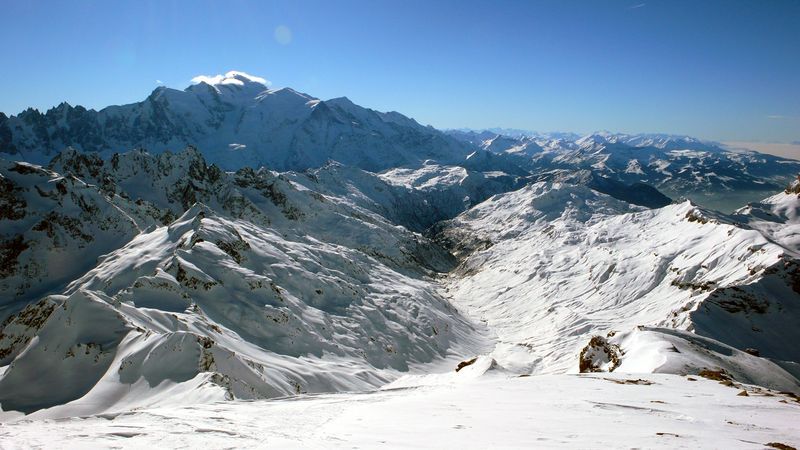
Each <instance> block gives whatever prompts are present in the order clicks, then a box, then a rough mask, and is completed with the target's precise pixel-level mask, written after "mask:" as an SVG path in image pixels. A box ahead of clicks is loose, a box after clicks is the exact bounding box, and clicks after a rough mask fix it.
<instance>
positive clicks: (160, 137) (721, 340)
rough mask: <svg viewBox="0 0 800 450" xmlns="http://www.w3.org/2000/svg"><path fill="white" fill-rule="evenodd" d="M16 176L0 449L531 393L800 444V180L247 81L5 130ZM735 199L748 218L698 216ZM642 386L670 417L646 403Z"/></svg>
mask: <svg viewBox="0 0 800 450" xmlns="http://www.w3.org/2000/svg"><path fill="white" fill-rule="evenodd" d="M497 131H501V132H500V133H498V132H497ZM187 144H189V145H188V146H187ZM136 147H145V148H147V150H145V149H141V148H140V149H134V150H131V149H132V148H136ZM178 149H180V151H177V152H175V150H178ZM0 153H2V156H4V157H7V159H0V421H12V420H16V419H20V418H25V419H32V421H31V422H25V421H18V422H16V423H15V424H13V425H12V426H10V427H6V426H5V424H4V427H3V428H2V429H0V440H4V439H5V438H12V437H13V439H18V438H19V436H21V434H24V433H25V432H26V430H34V431H32V432H31V434H30V435H28V437H27V438H25V439H23V440H20V441H19V442H23V441H24V442H29V443H31V445H35V443H36V442H39V441H37V439H40V438H39V437H37V436H38V435H37V434H36V432H38V431H41V430H45V431H44V432H45V433H55V434H58V433H61V432H66V431H64V430H67V429H68V428H63V429H60V431H53V430H51V429H49V428H48V426H49V425H48V424H52V423H55V422H47V421H46V420H47V419H51V418H65V417H83V416H87V415H90V416H93V417H92V418H91V419H87V421H86V422H83V423H95V421H96V420H98V418H102V420H104V421H105V420H108V421H113V420H117V418H123V419H122V420H127V419H125V418H133V420H139V419H140V418H143V417H144V418H145V419H144V420H145V422H146V421H148V420H150V418H149V417H150V416H149V414H152V417H160V418H168V419H165V420H170V421H173V420H175V421H179V418H180V417H182V416H181V415H185V414H192V413H191V412H190V411H193V410H191V409H188V408H190V406H189V405H194V406H191V408H195V407H197V406H196V405H198V404H204V405H205V406H202V407H199V408H201V410H202V411H209V410H210V409H214V408H216V409H214V411H216V412H215V414H217V413H218V414H219V416H217V415H209V414H206V416H209V417H206V418H205V419H204V420H216V418H221V417H222V416H226V417H227V416H235V415H236V414H240V413H241V412H242V411H247V412H246V413H245V414H253V411H256V410H260V411H264V413H267V414H270V413H271V412H272V411H275V410H279V411H283V412H284V413H285V414H288V415H289V416H291V417H295V416H297V415H300V414H306V411H307V410H310V409H311V408H318V409H321V410H322V412H319V413H318V414H317V413H310V414H308V417H307V419H308V423H307V424H306V425H307V426H308V427H310V428H314V430H315V432H318V433H323V431H319V430H323V429H324V428H325V426H326V425H325V424H329V423H337V422H338V423H342V422H343V423H349V422H348V420H349V419H348V418H350V419H352V417H351V416H347V415H345V416H342V417H337V416H338V411H351V410H350V408H351V407H352V404H353V403H354V399H358V398H363V399H365V400H363V402H365V403H375V404H382V403H381V402H384V401H385V402H386V403H391V405H389V406H387V408H394V409H389V411H392V413H391V414H395V413H396V415H397V416H398V417H403V418H404V419H403V420H406V421H408V420H410V419H409V418H408V417H407V416H408V411H409V408H427V407H431V406H432V405H431V403H430V402H433V401H435V399H439V401H446V402H447V405H448V408H449V407H450V405H457V406H454V408H456V409H455V410H454V411H455V412H454V411H450V412H448V413H447V414H435V415H434V416H435V417H436V420H437V421H442V420H445V421H451V420H456V419H457V420H459V421H460V420H462V419H465V418H464V417H459V414H458V412H460V411H474V410H477V409H479V410H481V411H483V413H482V414H484V415H487V414H488V413H487V411H495V410H496V409H497V408H500V407H503V408H506V407H512V410H515V411H523V409H522V408H519V403H516V404H513V403H503V405H501V406H497V407H496V408H495V409H492V408H490V407H488V406H487V407H486V408H476V405H475V404H472V403H471V402H467V401H465V400H464V398H460V397H461V396H462V394H464V395H466V394H465V393H467V392H468V393H469V395H473V394H474V395H477V396H478V399H479V401H481V402H483V403H490V402H489V401H488V399H501V400H502V401H503V402H510V401H511V398H512V397H515V396H514V395H510V394H509V392H519V393H521V394H525V395H534V393H535V392H536V390H537V389H545V390H547V391H548V396H546V398H547V399H546V400H541V401H542V402H549V403H548V404H549V405H551V406H552V405H553V403H552V402H553V398H555V397H559V396H560V397H562V398H572V397H570V395H573V396H577V397H579V398H577V399H575V400H574V402H573V403H575V404H571V406H570V408H575V409H577V410H580V411H581V414H583V415H584V416H585V417H595V416H597V415H598V414H599V413H598V411H600V412H602V414H605V413H607V412H608V411H614V412H615V413H614V415H613V417H610V418H609V417H606V416H603V417H604V419H603V420H607V421H608V422H609V423H613V422H614V421H617V422H618V421H619V420H620V417H621V416H619V415H616V414H617V413H616V412H617V411H625V414H632V413H631V411H636V412H637V414H638V412H639V411H642V410H648V411H650V412H653V411H656V410H653V409H652V408H651V409H647V408H648V407H649V406H648V405H649V402H653V403H655V402H659V403H664V404H666V400H670V398H667V397H668V396H672V398H673V399H680V401H678V400H675V401H674V402H670V403H673V404H672V405H671V406H670V407H669V408H672V409H673V410H674V411H671V412H669V413H667V412H665V411H666V410H662V409H658V410H657V412H656V413H654V414H655V415H657V416H658V417H662V418H663V417H669V418H670V420H671V421H672V422H669V423H670V424H672V425H675V423H678V422H681V423H682V422H687V421H686V420H685V418H686V417H688V416H686V414H690V413H691V414H696V413H697V412H698V411H699V410H703V411H705V409H703V408H704V407H698V406H697V404H696V401H695V400H690V399H691V398H693V396H696V397H697V398H701V399H703V402H705V401H706V399H714V401H715V402H717V403H715V404H716V405H717V406H716V407H717V409H715V410H714V411H713V412H714V414H717V413H721V412H724V413H725V414H726V416H725V417H736V418H737V420H742V421H745V424H744V425H742V427H744V428H746V432H745V431H742V430H738V431H737V432H736V433H732V434H731V436H734V435H735V436H737V439H742V440H745V439H754V437H753V433H755V432H753V431H752V430H754V429H756V428H757V430H758V433H759V434H758V436H759V437H758V439H762V437H763V436H765V435H767V434H769V433H772V434H775V433H773V432H772V431H770V430H768V429H767V428H765V426H764V424H765V423H766V422H769V421H772V423H779V424H784V423H792V418H793V417H794V416H793V415H792V414H793V411H794V410H793V409H792V408H793V406H792V404H790V402H793V401H796V400H797V398H798V397H797V395H798V394H800V352H799V351H798V349H797V348H796V347H797V346H795V345H792V343H794V342H796V341H800V331H798V328H797V326H796V323H797V321H798V318H800V182H795V183H793V184H791V185H790V186H789V187H787V188H786V189H783V188H782V186H783V184H782V183H783V182H784V181H786V180H788V179H789V178H792V179H795V178H794V177H796V175H797V173H798V172H800V162H796V161H790V160H784V159H780V158H773V157H769V156H766V155H761V154H757V153H734V152H728V151H725V150H723V149H721V148H719V147H717V146H716V145H715V144H713V143H708V142H702V141H699V140H697V139H693V138H689V137H675V136H668V135H623V134H613V133H608V132H601V133H595V134H592V135H588V136H577V135H573V134H570V133H552V134H547V135H545V134H532V133H525V132H522V131H521V130H490V131H486V132H472V131H469V130H461V131H457V132H456V131H451V132H449V134H445V133H442V132H439V131H437V130H435V129H433V128H430V127H424V126H421V125H419V124H418V123H417V122H415V121H413V120H412V119H409V118H407V117H405V116H402V115H400V114H398V113H381V112H376V111H372V110H369V109H366V108H362V107H360V106H357V105H355V104H353V103H352V102H350V101H349V100H347V99H333V100H327V101H321V100H318V99H315V98H313V97H310V96H308V95H305V94H301V93H298V92H295V91H293V90H291V89H277V90H272V89H268V88H267V86H266V85H265V82H264V80H263V79H260V78H258V77H252V76H249V75H247V74H243V73H239V72H230V73H228V74H226V75H224V76H218V77H214V78H205V79H203V80H202V82H200V83H198V84H196V85H193V86H190V87H189V88H187V89H185V90H183V91H178V90H173V89H167V88H159V89H156V90H155V91H154V92H153V94H151V95H150V97H148V98H147V99H146V100H145V101H143V102H140V103H136V104H132V105H124V106H112V107H108V108H104V109H102V110H100V111H91V110H85V109H83V108H81V107H71V106H69V105H66V104H64V105H61V106H59V107H58V108H54V109H52V110H50V111H48V112H47V113H45V114H41V113H39V112H37V111H34V110H28V111H25V112H23V113H22V114H20V115H18V116H12V117H7V116H4V115H0ZM25 160H27V161H25ZM779 183H781V185H780V186H779ZM662 192H665V193H667V194H669V195H670V197H672V198H674V199H675V201H673V200H672V199H671V198H670V197H667V196H665V195H664V194H662ZM754 192H755V193H757V194H758V197H752V196H753V195H755V194H753V193H754ZM776 192H777V193H776ZM740 194H741V196H743V197H747V198H757V199H758V201H752V202H750V203H748V204H746V205H745V203H744V202H743V203H741V204H738V205H737V206H738V207H739V208H738V209H736V210H735V211H734V212H732V213H730V214H727V213H720V212H716V211H714V210H713V209H710V208H708V207H706V206H699V205H698V204H697V203H696V202H691V201H687V200H682V199H681V198H682V197H686V196H688V197H691V198H698V199H705V200H708V201H709V203H713V204H715V205H722V204H728V203H731V204H732V203H735V202H736V201H737V199H738V198H739V197H737V195H740ZM765 197H766V198H765ZM731 209H732V208H731ZM596 372H599V373H596ZM579 373H580V374H583V375H580V376H572V375H573V374H579ZM586 374H588V375H586ZM633 374H636V376H633ZM521 377H525V378H521ZM698 377H699V378H708V379H711V380H714V381H719V382H721V383H722V384H723V385H724V386H719V385H717V384H715V383H711V382H710V381H708V380H699V382H698ZM692 382H694V383H692ZM632 385H633V386H632ZM651 385H654V386H657V387H653V388H652V391H651V392H657V393H658V394H659V395H662V394H663V395H664V397H663V398H664V400H662V399H661V398H653V399H652V400H644V397H642V395H641V394H640V395H632V394H630V391H629V390H630V389H642V386H651ZM465 386H467V387H465ZM730 387H733V388H735V390H734V389H728V388H730ZM473 388H474V389H473ZM326 392H327V393H341V394H340V396H336V395H329V396H314V397H301V398H303V399H304V401H306V400H307V401H308V402H309V403H308V405H309V406H308V407H307V408H306V407H305V406H303V402H295V401H294V400H287V401H285V402H284V403H281V402H282V400H281V401H274V402H266V401H265V402H247V403H245V402H239V401H238V400H255V399H275V398H282V397H292V398H294V397H295V396H303V395H304V394H319V393H326ZM365 392H372V394H368V395H363V394H364V393H365ZM448 392H449V393H448ZM781 392H782V393H781ZM429 393H430V394H431V395H430V396H428V394H429ZM729 393H730V395H732V396H734V397H736V398H735V402H729V403H724V401H725V400H724V399H725V398H727V397H726V396H727V395H728V394H729ZM737 393H738V395H737ZM742 393H744V394H742ZM684 394H687V395H684ZM359 396H361V397H359ZM415 396H416V397H415ZM744 396H752V397H753V400H752V401H753V402H757V404H758V405H759V406H758V407H759V408H760V409H759V411H770V414H771V415H770V416H769V418H768V419H769V420H767V419H764V418H763V417H760V416H759V417H756V418H754V417H755V416H750V415H747V414H745V413H743V412H741V411H744V409H743V408H744V407H745V406H746V401H745V400H744ZM417 397H419V398H417ZM517 397H519V396H517ZM415 398H416V399H415ZM541 398H542V399H544V398H545V397H541ZM610 398H613V399H625V402H626V403H627V404H626V405H617V404H611V403H609V399H610ZM375 399H377V400H376V401H373V400H375ZM221 401H226V402H227V403H226V405H221V404H219V403H217V404H216V405H213V404H214V403H215V402H221ZM404 401H408V403H402V402H404ZM516 401H517V402H519V401H520V399H519V398H517V399H516ZM396 402H400V405H399V406H398V404H397V403H396ZM769 402H772V403H769ZM356 403H357V402H356ZM465 403H467V404H465ZM340 404H341V405H340ZM559 404H560V403H559ZM634 404H635V406H632V405H634ZM723 404H724V405H726V406H725V408H723V407H721V406H719V405H723ZM751 404H755V403H751ZM297 405H300V406H297ZM311 405H316V406H311ZM330 405H334V406H330ZM403 405H405V406H403ZM587 405H590V406H587ZM642 405H644V406H642ZM731 405H733V406H731ZM650 406H651V405H650ZM433 407H436V406H435V405H433ZM439 407H441V405H439ZM202 408H206V409H202ZM209 408H210V409H209ZM261 408H263V409H261ZM514 408H516V409H514ZM554 408H556V409H557V407H556V406H554ZM625 408H628V409H625ZM659 408H660V407H659ZM664 408H667V407H666V406H664ZM698 408H699V409H698ZM143 409H144V410H145V411H149V412H142V411H143ZM368 409H369V408H368ZM132 411H137V412H136V413H132ZM542 411H549V409H547V408H545V409H543V410H542ZM416 412H418V411H415V414H416ZM348 414H350V413H348ZM541 414H545V413H541ZM373 415H374V414H373ZM176 417H177V418H176ZM270 417H282V416H281V414H274V415H273V416H270ZM304 417H305V416H304ZM375 417H378V416H375ZM471 417H472V416H471ZM477 417H483V416H480V415H475V416H474V417H473V418H471V419H470V420H469V421H468V423H471V424H477V423H479V422H482V419H480V420H479V419H477ZM525 417H528V416H525ZM581 417H583V416H581ZM373 418H374V417H373ZM37 419H42V420H43V421H37ZM625 419H626V420H629V419H632V418H631V417H627V416H626V417H625ZM74 420H76V419H70V420H69V421H68V424H69V425H64V426H65V427H67V426H68V427H73V426H75V422H74ZM81 420H83V419H81ZM220 420H222V419H220ZM271 420H272V419H271ZM275 420H277V419H275ZM304 420H306V419H305V418H304ZM361 420H362V419H361V418H359V419H358V421H361ZM465 420H466V419H465ZM587 420H588V419H587ZM367 422H368V421H366V422H364V423H367ZM25 423H29V424H34V425H30V426H29V428H26V425H24V424H25ZM58 423H62V422H58ZM64 423H67V422H64ZM264 423H265V424H266V423H267V422H264ZM270 423H275V422H270ZM304 423H305V422H304ZM454 423H455V422H454ZM509 423H510V422H509ZM691 423H692V424H694V425H693V426H687V425H686V424H685V423H684V424H683V427H682V428H679V429H681V430H686V432H687V433H688V432H692V433H701V430H708V427H706V426H705V423H701V422H697V418H692V422H691ZM731 423H732V422H727V425H719V424H717V425H719V426H722V427H728V428H729V425H730V424H731ZM43 424H44V425H43ZM238 425H241V423H240V424H238ZM126 426H128V425H126ZM130 426H136V425H130ZM146 426H147V427H149V429H155V428H158V426H155V425H153V424H149V425H146ZM160 426H163V425H160ZM264 426H271V425H264ZM276 426H277V425H276ZM347 426H349V425H347ZM459 426H460V424H459ZM598 426H599V425H598ZM609 426H610V425H609ZM731 426H733V425H731ZM728 428H725V429H726V430H727V429H728ZM100 429H104V428H103V426H100V427H98V430H100ZM454 429H461V428H456V427H455V426H454ZM719 429H721V428H719ZM219 430H220V429H218V428H213V427H209V428H197V429H196V430H195V431H196V432H201V434H204V433H218V432H219V433H223V432H222V431H219ZM300 431H302V430H300ZM300 431H298V429H294V428H293V431H292V433H296V434H303V433H301V432H300ZM237 432H238V431H237ZM98 433H99V431H98ZM113 433H116V434H113ZM113 433H112V434H110V435H109V436H112V438H111V439H115V438H123V437H124V438H126V439H127V438H131V437H135V436H139V435H138V434H136V433H134V434H130V432H129V431H122V432H120V431H114V432H113ZM120 433H122V434H120ZM125 433H128V434H125ZM230 433H232V432H230ZM659 433H660V432H659ZM223 434H224V433H223ZM242 434H246V433H242ZM289 435H291V433H290V434H287V436H289ZM311 435H313V433H312V434H309V436H311ZM657 435H659V434H658V433H657ZM778 435H779V436H781V439H783V437H786V436H789V437H793V436H796V433H794V434H792V433H782V434H780V433H778ZM81 436H83V434H81ZM230 436H233V434H224V437H225V438H228V437H230ZM659 436H660V435H659ZM697 436H699V434H696V435H695V436H694V441H687V442H698V441H699V438H698V437H697ZM106 437H108V436H106ZM162 437H163V436H162ZM679 437H680V436H678V435H677V434H676V435H675V439H678V438H679ZM680 438H681V439H682V437H680ZM100 439H103V438H102V437H100ZM292 439H294V437H293V438H292ZM302 439H306V440H303V441H302V442H309V441H308V440H307V439H308V438H305V437H304V438H302ZM570 439H572V438H570ZM659 439H661V438H660V437H659ZM401 441H402V442H409V443H412V441H409V440H398V441H396V442H401ZM645 441H646V440H645ZM131 442H133V441H131ZM242 442H244V441H240V442H239V443H242ZM248 442H250V441H248ZM337 442H338V444H339V445H343V444H342V442H345V441H337ZM363 442H368V440H364V441H363ZM369 442H370V443H372V442H371V441H369ZM437 442H438V441H437ZM442 442H444V443H445V444H446V442H447V441H442ZM474 442H478V441H474ZM474 442H473V443H474ZM481 442H484V441H481ZM509 442H511V441H509ZM515 442H517V441H515ZM518 442H519V443H520V445H524V446H533V445H536V442H533V441H523V440H520V441H518ZM559 442H562V443H564V442H569V443H572V444H575V445H583V446H585V445H586V443H587V442H590V441H589V440H583V441H581V440H580V439H578V440H576V439H572V440H570V441H559ZM603 442H606V441H603ZM637 442H638V443H641V442H644V441H637ZM647 442H649V441H647ZM659 442H670V443H671V444H674V445H675V446H677V445H678V444H681V443H680V442H676V441H659ZM736 442H739V441H736ZM758 442H761V440H759V441H758ZM142 443H143V442H142V441H137V444H131V445H139V444H142ZM151 444H152V443H151ZM413 444H415V445H417V444H418V442H416V441H414V442H413ZM683 444H684V445H685V442H683ZM76 445H78V444H76ZM443 445H444V444H443ZM487 445H490V444H487Z"/></svg>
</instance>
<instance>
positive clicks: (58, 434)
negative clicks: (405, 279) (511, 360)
mask: <svg viewBox="0 0 800 450" xmlns="http://www.w3.org/2000/svg"><path fill="white" fill-rule="evenodd" d="M465 378H467V380H463V381H459V382H450V383H446V384H438V385H427V386H417V387H406V388H399V389H385V390H381V391H378V392H373V393H368V394H333V395H330V394H328V395H314V396H311V395H304V396H297V397H291V398H286V399H279V400H270V401H255V402H241V401H236V402H224V403H212V404H206V405H191V406H181V407H163V408H154V409H144V410H137V411H130V412H126V413H121V414H103V415H99V416H92V417H85V418H70V419H64V420H44V421H19V422H13V423H5V424H2V425H0V439H1V440H2V441H3V442H4V444H3V445H4V447H5V448H9V449H16V448H41V447H50V446H52V445H53V444H54V443H56V442H57V443H58V446H59V448H76V449H77V448H81V449H85V448H108V447H114V448H153V447H158V448H198V447H202V448H230V447H235V448H264V447H268V448H325V449H327V448H377V447H389V448H462V449H473V448H474V449H479V448H553V447H570V448H599V447H604V448H712V447H713V448H744V449H751V448H764V444H767V443H783V444H787V445H797V444H798V443H800V428H798V427H797V426H796V425H797V423H800V404H798V403H797V402H796V401H795V400H793V399H791V398H788V397H786V396H782V395H778V394H775V393H772V392H768V391H765V390H762V389H758V388H754V387H750V386H744V385H743V386H739V387H736V388H731V387H726V386H723V385H720V384H719V383H717V382H714V381H710V380H705V379H702V378H701V379H697V380H695V381H692V379H691V378H689V377H680V376H676V375H655V374H651V375H642V376H638V375H637V376H636V377H626V376H621V375H617V374H603V375H592V376H570V375H551V376H534V377H525V378H509V377H507V376H502V375H494V376H484V377H482V378H480V379H475V378H472V377H469V376H467V377H465ZM742 391H747V392H748V394H749V395H748V396H740V395H737V394H739V393H740V392H742Z"/></svg>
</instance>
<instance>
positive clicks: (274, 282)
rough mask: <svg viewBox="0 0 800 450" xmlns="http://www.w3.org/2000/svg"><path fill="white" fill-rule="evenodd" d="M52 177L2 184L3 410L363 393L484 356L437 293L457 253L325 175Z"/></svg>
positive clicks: (140, 164)
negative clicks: (425, 367) (413, 373)
mask: <svg viewBox="0 0 800 450" xmlns="http://www.w3.org/2000/svg"><path fill="white" fill-rule="evenodd" d="M52 168H53V169H57V170H61V171H63V172H64V173H67V175H61V174H60V173H58V172H55V171H53V170H48V169H43V168H41V167H38V166H34V165H30V164H22V163H16V162H4V163H3V166H2V172H0V174H2V178H0V179H2V180H3V183H4V184H3V185H4V197H3V201H4V204H3V208H2V210H3V211H12V212H14V214H12V215H10V216H9V215H8V214H4V216H3V217H2V221H1V222H0V223H1V224H2V228H0V229H1V230H2V231H3V234H4V235H3V237H2V238H3V268H4V272H3V273H2V274H1V275H2V280H3V285H2V288H3V295H2V299H3V305H2V306H3V307H4V313H5V315H6V316H8V317H7V318H6V320H5V321H4V322H3V326H2V334H0V365H2V372H0V404H1V405H2V408H3V409H4V410H6V411H9V410H16V411H21V412H25V413H32V412H35V411H38V410H41V409H43V408H55V409H52V410H49V412H48V414H51V415H73V414H88V413H97V412H100V411H106V410H124V409H126V408H131V407H135V406H143V405H152V404H158V403H159V402H164V401H169V402H175V401H178V402H197V401H208V400H223V399H231V398H264V397H276V396H284V395H289V394H296V393H300V392H324V391H350V390H366V389H370V388H376V387H378V386H380V385H382V384H385V383H386V382H388V381H390V380H391V379H392V378H396V377H397V376H398V374H399V373H401V372H407V371H409V370H411V369H414V368H415V367H417V366H420V365H422V364H434V365H435V364H436V363H441V362H444V361H447V360H448V359H453V358H455V362H457V361H458V360H460V359H463V357H464V355H469V354H473V353H474V352H475V351H476V350H479V349H480V348H482V347H483V346H485V344H484V343H483V342H484V338H483V337H482V335H481V334H480V333H476V330H475V328H474V326H473V325H472V324H470V323H469V322H467V321H466V320H465V319H464V318H462V317H461V316H460V315H459V314H458V313H457V312H455V311H454V310H453V308H452V307H451V306H450V305H449V303H448V302H447V301H445V300H444V298H443V297H442V296H441V295H440V294H439V293H438V289H437V287H436V284H435V283H434V281H433V278H432V277H433V276H434V275H435V274H436V272H437V271H444V270H448V268H449V267H451V265H452V263H453V260H452V256H450V255H449V254H448V253H446V252H445V251H443V250H441V249H439V248H438V247H437V246H435V245H433V244H432V243H431V242H430V241H428V240H427V239H426V238H424V237H423V236H421V235H419V234H415V233H412V232H409V231H407V230H406V229H405V228H403V227H398V226H395V225H394V224H392V223H390V222H388V221H387V220H386V219H384V218H383V217H382V216H380V215H378V214H376V213H374V212H372V211H370V210H369V209H365V208H362V207H360V206H358V205H357V204H356V203H355V202H352V201H349V200H347V199H346V198H339V197H335V196H329V195H327V194H325V193H323V192H321V191H323V190H322V189H320V190H312V189H310V188H309V186H314V185H315V182H314V181H313V177H312V178H306V179H305V182H306V183H307V184H306V185H302V184H300V183H299V182H297V181H293V180H291V179H290V178H289V177H287V176H284V175H280V174H276V173H274V172H270V171H267V170H263V169H262V170H259V171H254V170H252V169H241V170H239V171H237V172H235V173H230V172H227V173H226V172H222V171H221V170H219V169H218V168H216V167H215V166H208V165H207V164H206V163H205V161H204V160H203V158H202V156H201V155H200V154H199V153H198V152H197V151H194V150H193V149H189V150H187V151H185V152H182V153H179V154H172V153H163V154H160V155H157V156H154V155H151V154H148V153H145V152H141V151H134V152H129V153H126V154H122V155H118V156H115V157H113V158H111V159H110V160H109V161H105V162H104V161H102V160H100V159H99V158H97V157H96V156H94V155H85V154H81V153H77V152H74V151H73V152H68V153H62V154H61V155H59V157H58V158H56V159H55V160H54V162H53V165H52ZM74 174H80V176H82V177H85V178H86V180H87V181H89V182H90V183H87V182H84V181H82V180H80V179H79V178H76V177H75V175H74ZM20 205H22V206H20ZM20 211H21V212H24V214H22V213H19V212H20ZM32 268H35V269H36V270H33V269H32ZM47 273H53V274H59V275H62V274H63V275H62V276H58V277H48V276H47ZM44 292H46V293H52V294H53V295H48V296H45V297H44V298H41V300H39V298H37V296H38V295H41V294H42V293H44ZM31 299H34V300H31ZM25 302H27V306H24V305H23V303H25ZM23 306H24V307H23ZM455 362H451V363H447V365H448V366H450V365H453V364H455ZM53 386H57V390H53V389H51V388H50V387H53Z"/></svg>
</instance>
